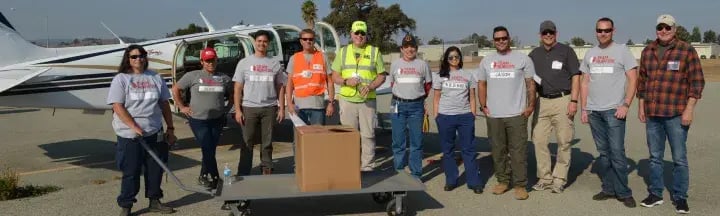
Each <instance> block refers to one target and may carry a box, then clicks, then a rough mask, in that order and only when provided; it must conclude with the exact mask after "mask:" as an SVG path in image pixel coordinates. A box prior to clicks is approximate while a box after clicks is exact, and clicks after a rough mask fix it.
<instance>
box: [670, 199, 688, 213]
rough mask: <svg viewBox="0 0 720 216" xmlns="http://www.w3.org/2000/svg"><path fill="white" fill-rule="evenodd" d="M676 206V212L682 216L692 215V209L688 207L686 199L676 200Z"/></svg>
mask: <svg viewBox="0 0 720 216" xmlns="http://www.w3.org/2000/svg"><path fill="white" fill-rule="evenodd" d="M673 204H675V212H677V213H680V214H688V213H690V207H688V203H687V200H686V199H679V200H675V202H673Z"/></svg>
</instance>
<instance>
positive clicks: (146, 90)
mask: <svg viewBox="0 0 720 216" xmlns="http://www.w3.org/2000/svg"><path fill="white" fill-rule="evenodd" d="M168 99H170V91H169V90H168V88H167V84H166V83H165V81H164V80H163V79H162V77H160V75H159V74H158V73H156V72H154V71H145V72H143V73H142V74H125V73H119V74H117V75H115V77H114V78H113V80H112V83H111V84H110V91H109V92H108V97H107V103H108V104H114V103H121V104H123V105H124V106H125V109H127V111H128V113H130V116H132V118H133V119H134V120H135V123H137V125H138V126H139V127H140V128H142V130H143V131H144V132H145V134H146V135H152V134H155V133H157V132H158V131H160V129H161V128H162V125H163V124H162V118H163V116H162V111H161V109H160V103H159V102H162V101H167V100H168ZM112 126H113V129H114V130H115V134H117V135H118V136H120V137H123V138H135V132H134V131H132V130H131V129H130V127H129V126H127V125H125V123H124V122H123V121H122V120H120V117H118V115H117V113H114V114H113V121H112Z"/></svg>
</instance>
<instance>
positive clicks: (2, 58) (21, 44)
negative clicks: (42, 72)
mask: <svg viewBox="0 0 720 216" xmlns="http://www.w3.org/2000/svg"><path fill="white" fill-rule="evenodd" d="M0 47H2V49H0V67H3V66H7V65H12V64H17V63H20V62H24V61H29V60H32V59H34V58H33V56H37V55H39V54H41V53H47V51H46V48H43V47H39V46H36V45H35V44H32V43H30V42H29V41H27V40H25V38H23V37H22V36H21V35H20V34H19V33H18V32H17V31H16V30H15V27H14V26H12V24H10V22H9V21H8V20H7V18H5V16H4V15H3V14H2V12H0Z"/></svg>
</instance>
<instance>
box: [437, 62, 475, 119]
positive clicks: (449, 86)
mask: <svg viewBox="0 0 720 216" xmlns="http://www.w3.org/2000/svg"><path fill="white" fill-rule="evenodd" d="M476 85H477V81H476V79H475V77H474V75H473V74H472V73H471V72H466V71H464V70H462V69H460V70H456V71H450V76H449V77H440V75H439V73H433V89H438V90H440V92H441V93H440V104H439V105H438V106H439V107H438V108H437V109H438V113H440V114H443V115H459V114H465V113H469V112H471V110H470V90H471V89H475V86H476Z"/></svg>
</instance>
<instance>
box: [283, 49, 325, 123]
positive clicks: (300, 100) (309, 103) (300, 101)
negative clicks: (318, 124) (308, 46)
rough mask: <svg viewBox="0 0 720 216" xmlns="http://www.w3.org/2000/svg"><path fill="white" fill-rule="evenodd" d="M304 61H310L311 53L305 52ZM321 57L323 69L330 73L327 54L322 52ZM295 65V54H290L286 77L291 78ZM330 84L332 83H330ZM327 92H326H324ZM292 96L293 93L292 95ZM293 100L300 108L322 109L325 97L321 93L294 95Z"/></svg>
mask: <svg viewBox="0 0 720 216" xmlns="http://www.w3.org/2000/svg"><path fill="white" fill-rule="evenodd" d="M303 56H305V62H308V63H309V62H310V61H312V57H313V54H307V53H305V55H303ZM323 59H324V60H325V69H326V71H327V74H328V76H330V75H331V74H332V70H330V62H328V60H327V56H325V55H324V54H323ZM294 67H295V55H292V56H291V57H290V61H288V64H287V69H286V70H285V72H286V73H287V75H286V76H288V79H292V74H293V71H292V70H293V68H294ZM330 85H333V84H332V83H330ZM326 94H327V92H326ZM293 96H294V95H293ZM293 100H294V101H295V106H297V107H298V108H300V109H324V108H325V97H324V96H321V95H317V96H308V97H294V98H293Z"/></svg>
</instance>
